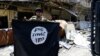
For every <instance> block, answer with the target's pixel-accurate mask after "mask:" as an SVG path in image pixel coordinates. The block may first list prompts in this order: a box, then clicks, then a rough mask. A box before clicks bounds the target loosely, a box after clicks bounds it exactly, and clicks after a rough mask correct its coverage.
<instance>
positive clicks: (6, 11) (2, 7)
mask: <svg viewBox="0 0 100 56" xmlns="http://www.w3.org/2000/svg"><path fill="white" fill-rule="evenodd" d="M37 7H40V8H43V11H44V12H43V15H44V16H45V17H46V18H47V19H48V20H51V21H54V22H59V23H60V26H61V27H62V31H61V32H60V34H61V40H60V41H59V46H60V47H61V49H60V50H59V56H66V55H68V56H92V55H91V52H90V50H91V48H90V34H91V30H90V27H91V24H90V20H91V14H90V13H91V12H90V7H91V1H89V0H41V1H40V0H8V1H6V0H5V1H4V0H0V30H1V33H2V30H3V31H5V32H4V33H2V34H1V33H0V34H1V35H2V36H1V37H0V38H2V37H3V36H8V37H9V39H8V42H3V41H2V39H3V38H2V39H0V41H1V43H2V44H0V45H1V46H2V45H4V46H5V45H9V44H10V46H7V47H1V48H0V52H1V53H0V56H10V54H11V55H13V51H14V50H13V45H11V44H13V40H12V39H13V36H12V35H13V34H12V31H11V32H10V34H12V35H7V34H8V30H9V29H10V30H11V29H12V20H13V19H14V20H20V21H24V19H25V18H26V19H27V20H29V19H30V18H31V17H32V16H33V15H35V9H36V8H37ZM6 33H7V34H6ZM5 38H7V37H5ZM10 38H11V39H10ZM4 40H5V41H6V39H4ZM3 43H4V44H3ZM2 48H3V49H2ZM9 50H10V52H9ZM76 50H80V51H76ZM6 51H7V53H6V54H3V52H6ZM74 52H75V53H74ZM72 53H73V54H72ZM79 54H80V55H79Z"/></svg>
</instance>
